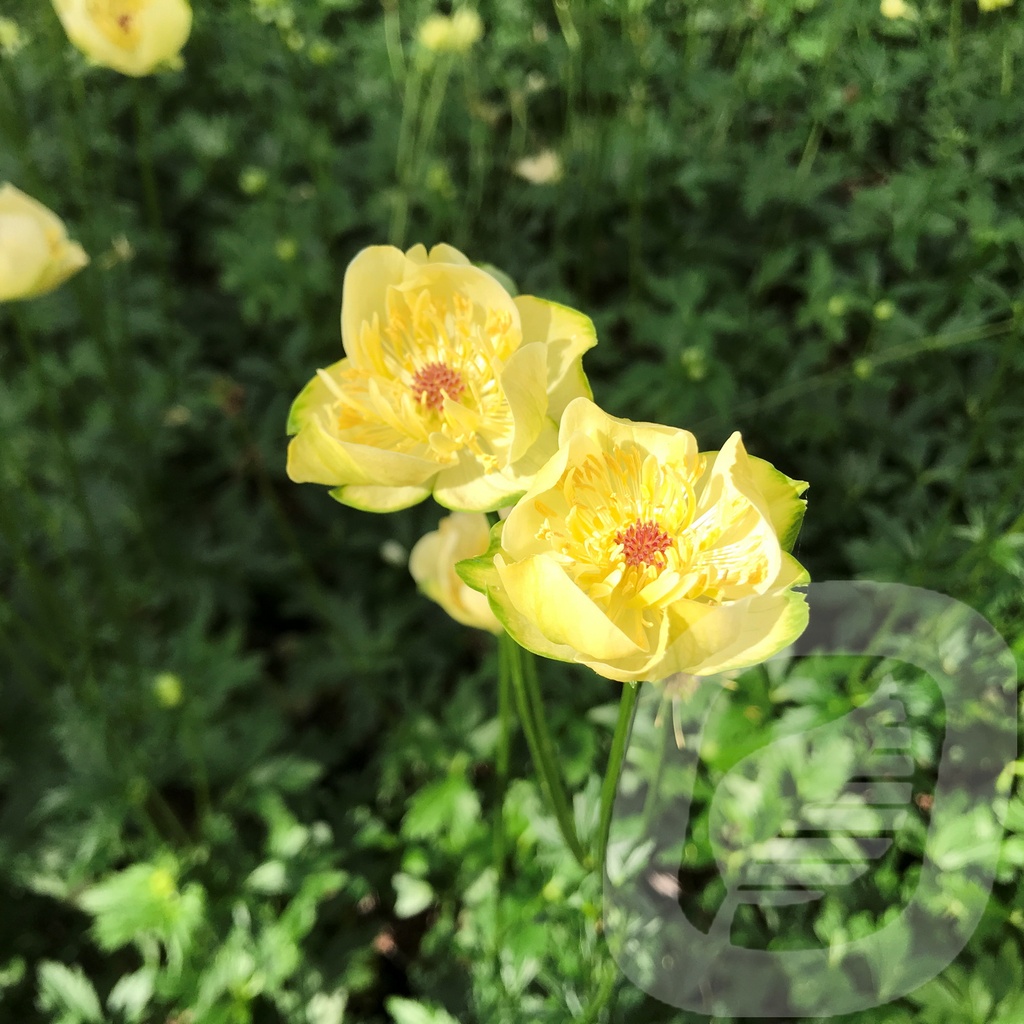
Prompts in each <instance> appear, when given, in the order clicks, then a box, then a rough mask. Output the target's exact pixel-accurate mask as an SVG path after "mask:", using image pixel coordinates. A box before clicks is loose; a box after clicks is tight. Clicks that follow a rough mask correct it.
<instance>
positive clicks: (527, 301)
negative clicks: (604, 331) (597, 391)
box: [515, 295, 597, 423]
mask: <svg viewBox="0 0 1024 1024" xmlns="http://www.w3.org/2000/svg"><path fill="white" fill-rule="evenodd" d="M515 303H516V308H517V309H518V310H519V316H520V319H521V321H522V330H523V344H524V345H528V344H530V343H531V342H534V341H542V342H544V343H545V344H546V345H547V360H548V415H549V416H550V417H551V418H552V419H553V420H554V421H555V422H556V423H557V422H558V420H559V419H560V418H561V416H562V413H563V412H564V411H565V407H566V406H567V405H568V404H569V403H570V402H571V401H572V400H573V399H574V398H579V397H581V396H582V397H585V398H590V397H591V391H590V384H589V382H588V381H587V378H586V375H585V374H584V372H583V364H582V363H581V359H582V357H583V354H584V353H585V352H587V351H588V350H589V349H591V348H593V347H594V346H595V345H596V344H597V332H596V331H595V329H594V322H593V321H592V320H591V319H590V317H588V316H585V315H584V314H583V313H580V312H579V311H578V310H575V309H570V307H568V306H561V305H559V304H558V303H557V302H548V301H546V300H545V299H538V298H535V297H534V296H532V295H520V296H519V298H517V299H516V300H515Z"/></svg>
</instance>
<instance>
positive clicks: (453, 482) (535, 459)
mask: <svg viewBox="0 0 1024 1024" xmlns="http://www.w3.org/2000/svg"><path fill="white" fill-rule="evenodd" d="M556 441H557V431H556V430H555V425H554V424H553V423H552V422H551V421H550V420H547V419H546V420H545V421H544V425H543V428H542V430H541V433H540V436H539V437H538V438H537V440H536V441H535V442H534V444H533V447H532V448H531V449H530V451H528V452H527V453H526V455H525V456H523V458H522V459H520V460H519V461H518V462H516V463H513V464H512V465H511V466H509V467H507V468H506V469H501V470H494V471H492V472H488V471H487V470H485V469H484V467H483V466H482V465H481V464H480V462H479V461H478V460H477V459H476V458H475V457H474V456H473V455H472V454H471V453H470V452H467V451H463V452H462V454H461V456H460V458H459V463H458V465H456V466H450V467H446V468H444V469H442V470H441V472H440V473H439V474H438V477H437V481H436V483H435V486H434V500H435V501H436V502H437V503H438V504H439V505H443V506H444V507H445V508H450V509H454V510H456V511H462V512H496V511H497V510H498V509H499V508H503V507H504V506H506V505H511V504H513V503H514V502H517V501H519V499H520V498H521V497H522V496H523V494H524V493H525V492H526V489H527V488H528V487H529V486H530V485H531V483H532V482H533V479H534V474H535V473H536V471H537V469H538V468H539V467H540V466H541V465H543V463H544V462H545V461H546V460H547V459H548V458H550V457H551V456H552V454H553V453H554V451H555V444H556Z"/></svg>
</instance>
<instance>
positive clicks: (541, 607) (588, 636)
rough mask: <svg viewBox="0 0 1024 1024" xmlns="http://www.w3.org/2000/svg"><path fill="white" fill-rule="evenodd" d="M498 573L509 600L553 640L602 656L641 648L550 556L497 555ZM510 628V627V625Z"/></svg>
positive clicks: (608, 657)
mask: <svg viewBox="0 0 1024 1024" xmlns="http://www.w3.org/2000/svg"><path fill="white" fill-rule="evenodd" d="M495 564H496V566H497V569H498V576H499V578H500V579H501V584H502V587H503V588H504V590H505V593H506V594H507V595H508V600H509V602H510V603H511V605H512V606H513V607H514V608H515V609H516V610H517V611H518V612H519V613H520V614H522V615H523V616H525V617H526V618H527V619H528V620H529V621H531V622H534V623H536V624H537V626H538V629H540V630H541V632H542V633H543V635H544V636H545V637H547V639H548V640H549V641H551V642H552V643H554V644H564V645H567V646H569V647H572V648H573V649H575V650H576V651H579V652H580V653H581V654H582V655H584V656H589V657H591V658H599V659H601V660H602V661H606V660H612V659H616V658H625V657H628V656H630V655H634V654H638V653H640V651H641V648H639V647H638V646H637V645H636V644H635V643H633V641H632V640H630V639H629V637H628V636H626V635H625V633H623V632H622V631H621V630H620V629H619V628H618V627H617V626H616V625H615V624H614V623H613V622H612V621H611V620H610V619H609V618H608V616H607V615H606V614H605V613H604V612H603V611H602V610H601V609H600V608H598V607H597V605H595V604H594V602H593V601H591V600H590V598H589V597H587V595H586V594H584V593H583V591H582V590H580V588H579V587H578V586H576V584H575V583H573V581H572V580H571V579H569V577H568V576H567V575H566V574H565V571H564V570H563V569H562V567H561V566H560V565H559V564H558V563H557V562H556V561H554V559H553V558H551V557H550V556H548V555H534V556H532V557H530V558H526V559H523V560H522V561H521V562H512V563H506V562H505V560H504V558H503V557H502V556H501V555H498V556H497V558H496V559H495ZM506 628H508V627H506Z"/></svg>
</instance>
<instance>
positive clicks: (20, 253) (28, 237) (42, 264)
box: [0, 185, 89, 302]
mask: <svg viewBox="0 0 1024 1024" xmlns="http://www.w3.org/2000/svg"><path fill="white" fill-rule="evenodd" d="M88 262H89V257H88V256H86V254H85V250H84V249H83V248H82V247H81V246H80V245H79V244H78V243H77V242H72V241H69V240H68V233H67V229H66V228H65V227H64V224H63V222H62V221H61V220H60V218H59V217H58V216H57V215H56V214H55V213H53V212H52V211H51V210H48V209H47V208H46V207H45V206H43V204H42V203H38V202H36V200H34V199H32V198H31V197H30V196H27V195H25V193H24V192H22V191H20V190H19V189H16V188H15V187H14V186H13V185H0V302H8V301H10V300H11V299H31V298H34V297H35V296H37V295H43V294H45V293H46V292H49V291H53V289H54V288H56V287H57V286H58V285H61V284H63V283H64V282H65V281H66V280H67V279H68V278H69V277H71V275H72V274H75V273H77V272H78V271H79V270H81V269H82V267H84V266H85V265H86V264H87V263H88Z"/></svg>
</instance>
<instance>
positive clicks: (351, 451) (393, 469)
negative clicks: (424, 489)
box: [287, 417, 438, 487]
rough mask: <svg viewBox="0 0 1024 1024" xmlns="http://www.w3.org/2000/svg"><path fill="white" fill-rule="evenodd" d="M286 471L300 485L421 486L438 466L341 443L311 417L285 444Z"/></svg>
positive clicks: (397, 454)
mask: <svg viewBox="0 0 1024 1024" xmlns="http://www.w3.org/2000/svg"><path fill="white" fill-rule="evenodd" d="M287 470H288V476H289V478H290V479H291V480H293V481H295V483H299V484H301V483H312V484H329V485H331V486H335V487H338V486H341V487H344V486H347V485H350V484H359V485H367V484H369V485H381V484H386V485H388V486H394V487H421V486H426V485H427V484H428V482H429V481H430V480H431V479H432V478H433V477H434V476H435V475H436V473H437V470H438V466H437V463H436V462H431V461H429V460H428V459H421V458H418V457H417V456H415V455H406V454H404V453H401V452H393V451H387V450H385V449H382V448H371V447H369V446H368V445H362V444H352V443H351V442H347V441H340V440H338V438H336V437H333V436H332V435H331V434H330V433H329V432H328V431H327V429H326V428H325V427H324V424H323V422H322V421H321V419H320V418H319V417H313V418H312V419H311V420H310V421H309V422H308V423H306V424H305V425H304V426H303V427H302V429H301V430H299V432H298V433H297V434H296V435H295V436H294V437H293V438H292V440H291V443H290V444H289V445H288V466H287Z"/></svg>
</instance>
